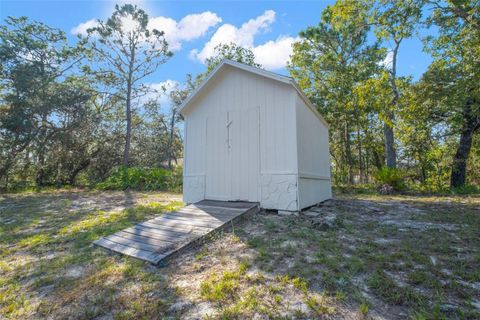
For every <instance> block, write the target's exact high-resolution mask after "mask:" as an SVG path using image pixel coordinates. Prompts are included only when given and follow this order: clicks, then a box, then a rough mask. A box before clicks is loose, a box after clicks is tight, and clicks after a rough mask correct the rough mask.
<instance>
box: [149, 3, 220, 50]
mask: <svg viewBox="0 0 480 320" xmlns="http://www.w3.org/2000/svg"><path fill="white" fill-rule="evenodd" d="M221 21H222V19H221V18H220V17H219V16H217V14H216V13H213V12H210V11H205V12H202V13H197V14H189V15H187V16H185V17H183V18H182V20H180V21H178V22H177V21H175V20H173V19H172V18H168V17H156V18H152V19H150V22H149V26H150V27H151V28H152V29H157V30H160V31H164V32H165V39H166V40H167V42H168V44H169V46H170V50H173V51H177V50H180V49H181V47H182V42H184V41H191V40H194V39H197V38H200V37H202V36H204V35H205V34H206V33H207V31H208V30H209V29H210V28H211V27H214V26H215V25H217V24H218V23H220V22H221Z"/></svg>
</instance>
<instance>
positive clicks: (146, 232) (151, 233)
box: [122, 226, 202, 243]
mask: <svg viewBox="0 0 480 320" xmlns="http://www.w3.org/2000/svg"><path fill="white" fill-rule="evenodd" d="M122 231H123V232H128V233H131V234H135V235H140V236H144V237H149V238H153V239H156V240H161V241H166V242H172V243H173V242H175V241H177V239H186V238H189V237H190V236H191V235H200V234H202V233H200V232H199V233H183V234H180V233H179V234H172V233H170V234H165V233H162V232H161V231H158V230H156V229H149V228H143V227H141V226H140V227H137V226H136V227H135V228H134V229H132V228H128V229H125V230H122Z"/></svg>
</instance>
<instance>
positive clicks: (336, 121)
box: [288, 1, 381, 183]
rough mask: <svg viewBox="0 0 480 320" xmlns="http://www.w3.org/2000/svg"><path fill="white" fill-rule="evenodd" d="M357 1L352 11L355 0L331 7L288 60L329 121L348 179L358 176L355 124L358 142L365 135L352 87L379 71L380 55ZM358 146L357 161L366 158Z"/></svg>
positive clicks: (341, 173)
mask: <svg viewBox="0 0 480 320" xmlns="http://www.w3.org/2000/svg"><path fill="white" fill-rule="evenodd" d="M353 3H354V4H357V6H355V7H354V9H355V10H354V11H349V10H346V9H347V7H348V8H350V9H351V8H352V6H351V5H352V1H338V2H337V3H336V4H335V5H334V6H329V7H327V8H326V9H325V10H324V11H323V13H322V17H321V21H320V23H319V24H318V25H317V26H313V27H308V28H307V29H306V30H305V31H302V32H301V33H300V37H301V40H300V41H299V42H297V43H295V44H294V47H293V54H292V56H291V62H290V63H289V65H288V70H289V72H290V74H291V76H292V77H293V78H294V79H295V80H296V81H297V83H298V84H299V86H300V88H301V89H302V90H304V91H305V93H306V94H307V95H308V96H309V98H310V99H311V100H312V101H313V102H314V103H315V104H316V105H317V106H318V108H319V111H320V112H321V113H322V114H324V115H325V117H326V118H327V121H329V123H330V124H331V127H330V129H331V137H332V140H334V141H335V143H332V144H331V146H332V150H331V153H332V157H333V159H334V163H335V166H334V168H335V172H336V173H337V177H338V178H339V179H340V180H341V181H342V180H343V179H344V177H348V182H349V183H353V180H354V166H355V159H354V154H353V150H352V139H353V132H354V129H355V128H356V129H357V130H356V131H357V142H360V139H361V134H362V133H361V131H362V130H361V122H362V121H361V119H360V116H361V114H360V110H359V103H358V99H357V98H356V97H355V94H354V88H355V87H356V86H358V85H359V84H360V83H361V82H362V81H365V80H367V79H369V78H370V77H371V76H372V75H373V74H374V73H375V72H376V71H377V69H378V62H379V61H380V59H381V52H380V51H379V48H378V44H376V43H374V44H372V45H369V44H367V35H368V32H369V29H370V28H369V26H368V24H367V20H366V18H367V17H366V12H365V9H364V8H362V7H361V6H360V3H357V2H353ZM359 146H360V145H359ZM359 149H360V152H359V154H360V155H359V157H358V159H357V160H358V161H359V162H362V160H361V158H362V150H361V146H360V148H359ZM342 182H345V181H342Z"/></svg>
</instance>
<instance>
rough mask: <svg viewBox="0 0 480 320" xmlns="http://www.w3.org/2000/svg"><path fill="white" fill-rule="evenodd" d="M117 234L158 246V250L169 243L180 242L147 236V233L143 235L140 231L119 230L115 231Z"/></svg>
mask: <svg viewBox="0 0 480 320" xmlns="http://www.w3.org/2000/svg"><path fill="white" fill-rule="evenodd" d="M115 235H117V236H120V237H122V238H125V239H129V240H132V241H136V242H143V243H146V244H149V245H152V246H155V248H156V249H155V250H157V249H158V247H162V246H167V245H171V244H173V243H176V242H178V241H168V240H163V239H162V240H160V239H156V238H153V237H149V236H146V235H141V234H139V233H130V232H127V231H119V232H117V233H115Z"/></svg>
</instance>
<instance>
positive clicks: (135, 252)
mask: <svg viewBox="0 0 480 320" xmlns="http://www.w3.org/2000/svg"><path fill="white" fill-rule="evenodd" d="M94 243H95V244H96V245H98V246H101V247H104V248H106V249H109V250H112V251H115V252H118V253H122V254H124V255H127V256H131V257H134V258H137V259H141V260H146V261H148V262H151V263H158V261H160V260H161V259H162V258H163V257H164V256H165V255H159V254H154V253H152V252H150V251H145V250H139V249H135V248H132V247H129V246H124V245H122V244H119V243H116V242H112V241H109V240H107V239H105V238H101V239H99V240H96V241H94Z"/></svg>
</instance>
